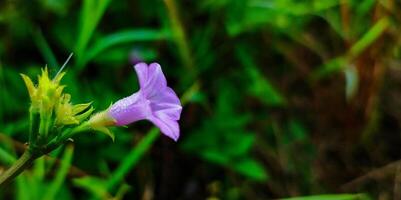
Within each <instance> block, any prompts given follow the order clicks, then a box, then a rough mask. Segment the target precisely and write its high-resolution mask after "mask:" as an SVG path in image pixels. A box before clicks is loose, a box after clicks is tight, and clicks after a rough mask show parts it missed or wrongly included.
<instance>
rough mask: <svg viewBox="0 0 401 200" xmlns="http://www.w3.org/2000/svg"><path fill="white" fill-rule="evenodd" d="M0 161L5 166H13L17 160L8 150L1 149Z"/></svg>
mask: <svg viewBox="0 0 401 200" xmlns="http://www.w3.org/2000/svg"><path fill="white" fill-rule="evenodd" d="M0 160H1V162H3V163H4V164H7V165H11V164H13V163H14V162H15V161H16V160H17V159H16V158H15V157H14V156H13V155H11V154H10V153H8V152H7V151H6V150H4V149H3V148H1V147H0Z"/></svg>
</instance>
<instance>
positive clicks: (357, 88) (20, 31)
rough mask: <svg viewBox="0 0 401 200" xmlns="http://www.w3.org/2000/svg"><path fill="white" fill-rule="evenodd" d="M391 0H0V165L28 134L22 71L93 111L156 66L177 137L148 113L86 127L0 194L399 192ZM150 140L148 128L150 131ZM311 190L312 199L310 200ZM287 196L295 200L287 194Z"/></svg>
mask: <svg viewBox="0 0 401 200" xmlns="http://www.w3.org/2000/svg"><path fill="white" fill-rule="evenodd" d="M400 9H401V3H400V2H399V1H397V0H302V1H300V0H202V1H190V0H120V1H112V0H82V1H79V0H2V1H1V2H0V147H1V148H0V164H1V168H0V169H1V170H4V169H6V168H7V167H8V166H9V165H10V163H12V162H13V161H14V160H15V158H16V157H18V155H20V154H21V152H22V151H23V150H24V143H25V142H26V141H27V136H28V134H27V129H28V127H27V126H28V107H29V96H28V94H27V91H26V88H25V85H24V84H23V81H22V80H21V78H20V76H19V73H24V74H27V75H29V76H31V77H32V78H34V77H36V75H37V74H38V73H39V72H40V68H42V67H44V66H46V65H47V66H48V68H49V70H50V73H51V74H52V75H54V74H56V73H57V71H58V70H59V68H60V66H61V65H62V64H63V63H64V61H65V60H66V58H67V57H68V55H69V54H70V53H74V55H73V58H72V60H71V61H70V62H69V63H68V65H67V68H66V71H67V75H66V77H65V78H64V79H63V81H62V84H64V85H67V88H66V91H67V92H68V93H70V94H71V95H72V102H73V103H83V102H93V105H94V107H95V108H96V110H97V111H101V110H103V109H106V108H107V107H108V106H109V105H110V104H111V103H112V102H115V101H117V100H118V99H120V98H122V97H124V96H128V95H130V94H131V93H133V92H135V91H136V90H137V89H138V83H137V82H138V81H137V77H136V74H135V73H134V70H133V68H132V66H133V65H134V64H135V63H137V62H158V63H160V64H161V66H162V69H163V71H164V73H165V75H166V77H167V79H168V83H169V85H170V86H171V87H172V88H174V90H175V91H176V92H177V94H178V95H179V96H181V97H182V98H181V99H182V102H183V104H184V105H185V106H184V109H183V113H182V116H181V120H180V126H181V137H180V139H179V141H178V142H177V143H175V142H174V141H172V140H171V139H169V138H167V137H165V136H163V135H160V134H158V133H157V129H155V128H153V127H152V124H151V123H149V122H146V121H143V122H142V121H141V122H138V123H135V124H133V125H131V126H129V127H128V128H116V129H113V131H114V132H115V133H116V141H115V142H112V141H111V140H110V139H109V138H107V137H106V136H103V135H100V134H96V133H87V134H84V135H80V136H79V137H77V138H74V142H73V143H71V144H70V145H67V146H66V147H64V148H60V149H58V150H57V151H55V152H53V153H52V154H50V155H48V156H46V157H44V158H42V159H39V160H37V161H36V162H35V164H34V165H33V166H32V168H31V169H30V170H28V171H26V172H25V173H24V174H23V175H22V176H20V177H18V179H17V180H16V181H15V182H14V183H13V184H12V185H10V186H8V187H7V188H2V189H1V190H0V198H1V199H18V200H30V199H34V200H35V199H59V200H69V199H144V200H146V199H210V200H211V199H234V200H235V199H277V198H289V197H298V198H296V199H305V200H311V199H314V200H316V199H323V200H325V199H333V200H353V199H364V200H365V199H380V200H385V199H401V161H399V159H401V151H400V150H401V148H400V146H401V137H400V136H401V135H400V121H401V46H400V45H401V29H400V28H401V12H399V11H400ZM155 133H156V134H155ZM311 195H313V196H311ZM294 199H295V198H294Z"/></svg>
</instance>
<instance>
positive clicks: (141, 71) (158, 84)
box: [135, 63, 167, 98]
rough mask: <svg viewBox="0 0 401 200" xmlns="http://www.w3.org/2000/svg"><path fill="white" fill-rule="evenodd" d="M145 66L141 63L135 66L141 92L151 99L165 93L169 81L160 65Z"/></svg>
mask: <svg viewBox="0 0 401 200" xmlns="http://www.w3.org/2000/svg"><path fill="white" fill-rule="evenodd" d="M145 65H146V64H145V63H139V64H137V65H135V70H136V72H137V74H138V79H139V85H140V87H141V90H142V92H143V94H144V95H145V96H146V97H147V98H149V97H152V96H154V95H156V94H157V93H158V92H160V91H163V90H164V89H165V88H166V87H167V81H166V77H164V74H163V72H162V69H161V67H160V65H159V64H157V63H152V64H150V65H149V67H147V66H145Z"/></svg>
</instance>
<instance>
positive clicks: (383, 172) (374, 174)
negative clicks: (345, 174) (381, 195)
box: [341, 160, 401, 191]
mask: <svg viewBox="0 0 401 200" xmlns="http://www.w3.org/2000/svg"><path fill="white" fill-rule="evenodd" d="M399 165H401V160H397V161H395V162H392V163H389V164H387V165H385V166H383V167H380V168H378V169H374V170H372V171H370V172H368V173H367V174H365V175H363V176H360V177H358V178H356V179H354V180H352V181H350V182H348V183H346V184H344V185H342V186H341V190H342V191H352V190H355V189H356V188H357V187H358V186H361V185H364V184H365V183H367V182H369V181H371V180H375V181H378V180H381V179H384V178H387V177H389V176H391V175H393V174H394V173H395V171H396V170H397V167H398V166H399Z"/></svg>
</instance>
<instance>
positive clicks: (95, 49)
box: [78, 29, 169, 66]
mask: <svg viewBox="0 0 401 200" xmlns="http://www.w3.org/2000/svg"><path fill="white" fill-rule="evenodd" d="M168 35H169V34H168V33H167V32H166V31H162V30H152V29H135V30H125V31H118V32H116V33H113V34H111V35H108V36H105V37H103V38H100V39H98V40H97V41H96V42H95V43H94V44H93V45H92V47H90V48H88V50H87V52H88V53H85V56H84V59H83V60H82V61H81V62H82V63H79V64H78V66H85V65H86V64H87V63H88V62H89V61H90V60H92V59H93V58H95V57H96V56H97V55H99V54H100V53H101V52H103V51H104V50H106V49H108V48H110V47H113V46H116V45H119V44H124V43H131V42H140V41H141V42H143V41H155V40H163V39H167V38H168V37H169V36H168Z"/></svg>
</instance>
